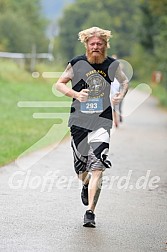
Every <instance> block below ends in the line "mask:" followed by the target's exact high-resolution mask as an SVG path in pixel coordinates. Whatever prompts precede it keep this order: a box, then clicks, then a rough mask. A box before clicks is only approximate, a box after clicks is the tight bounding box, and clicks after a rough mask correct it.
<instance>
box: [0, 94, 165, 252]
mask: <svg viewBox="0 0 167 252" xmlns="http://www.w3.org/2000/svg"><path fill="white" fill-rule="evenodd" d="M139 95H141V96H142V94H139ZM125 107H126V106H125ZM125 107H124V109H125ZM32 156H33V155H30V156H29V157H28V159H31V158H32ZM110 157H111V159H112V163H113V167H112V169H110V170H107V171H106V172H105V176H104V182H103V190H102V193H101V197H100V199H99V202H98V205H97V210H96V223H97V227H96V229H89V228H84V227H82V221H83V214H84V212H85V207H84V206H83V205H82V204H81V201H80V189H81V184H80V183H79V182H78V180H77V179H76V177H75V174H74V171H73V168H72V153H71V149H70V142H69V140H67V141H66V142H64V143H63V144H61V145H59V147H58V148H56V149H54V150H53V151H51V152H50V153H48V155H46V156H45V157H44V158H43V159H42V160H40V161H39V162H38V163H37V164H35V165H34V166H33V167H31V168H30V169H28V170H24V169H22V168H18V167H17V165H16V164H10V165H8V166H6V167H4V168H1V169H0V213H1V215H0V252H69V251H70V252H82V251H83V252H86V251H90V252H97V251H98V252H103V251H104V252H162V251H165V250H167V244H166V242H167V113H166V112H164V111H163V110H161V109H159V108H158V107H157V103H156V100H155V99H153V98H152V97H150V98H149V99H147V100H146V101H145V102H144V103H143V104H142V105H141V106H140V107H139V108H137V109H136V110H135V112H134V113H132V114H131V115H130V116H128V117H126V118H125V119H124V122H123V124H122V125H121V126H120V128H119V129H118V130H116V131H115V132H114V133H113V135H112V139H111V151H110ZM153 186H154V187H153ZM155 187H156V188H155Z"/></svg>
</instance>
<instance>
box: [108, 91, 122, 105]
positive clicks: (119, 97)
mask: <svg viewBox="0 0 167 252" xmlns="http://www.w3.org/2000/svg"><path fill="white" fill-rule="evenodd" d="M111 100H112V103H113V105H117V104H119V103H120V102H121V101H122V100H123V95H122V94H121V93H120V92H118V93H116V94H115V95H114V96H113V97H112V99H111Z"/></svg>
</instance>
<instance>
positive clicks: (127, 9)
mask: <svg viewBox="0 0 167 252" xmlns="http://www.w3.org/2000/svg"><path fill="white" fill-rule="evenodd" d="M136 4H137V0H135V1H130V0H124V1H121V2H120V1H117V0H104V1H101V0H92V1H89V0H76V1H75V3H73V4H71V5H70V6H69V7H68V8H66V9H65V10H64V13H63V16H62V18H61V20H60V22H59V30H60V34H59V39H60V41H61V43H60V45H61V46H60V50H61V52H62V56H63V58H68V59H69V58H71V57H73V56H74V55H75V53H77V52H78V51H79V49H81V46H80V45H79V43H78V41H77V34H78V32H79V31H81V30H82V29H85V28H89V27H91V26H100V27H101V28H104V29H109V30H111V31H112V33H113V39H112V41H111V43H112V47H111V50H110V53H114V54H115V53H116V54H118V55H119V57H123V56H127V55H130V54H131V49H132V43H134V41H135V40H136V37H135V36H134V30H135V29H134V25H135V18H136V15H137V14H136Z"/></svg>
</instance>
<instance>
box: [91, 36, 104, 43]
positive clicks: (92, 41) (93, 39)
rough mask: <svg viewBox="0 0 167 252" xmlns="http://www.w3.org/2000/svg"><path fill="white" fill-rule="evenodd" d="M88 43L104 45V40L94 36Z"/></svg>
mask: <svg viewBox="0 0 167 252" xmlns="http://www.w3.org/2000/svg"><path fill="white" fill-rule="evenodd" d="M88 43H89V44H91V43H104V40H103V39H102V38H101V37H97V36H93V37H91V38H89V39H88Z"/></svg>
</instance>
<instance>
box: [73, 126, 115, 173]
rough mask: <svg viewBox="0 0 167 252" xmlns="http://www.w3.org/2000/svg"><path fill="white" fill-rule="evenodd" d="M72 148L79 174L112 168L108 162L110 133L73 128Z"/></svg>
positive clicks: (75, 166) (100, 129)
mask: <svg viewBox="0 0 167 252" xmlns="http://www.w3.org/2000/svg"><path fill="white" fill-rule="evenodd" d="M71 137H72V139H71V146H72V149H73V157H74V168H75V171H76V173H77V174H79V173H83V172H85V171H92V170H105V169H106V168H110V167H111V162H110V161H109V160H108V158H107V157H108V152H109V141H110V131H109V130H106V129H104V128H99V129H97V130H94V131H90V130H87V129H84V128H81V127H78V126H72V127H71Z"/></svg>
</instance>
